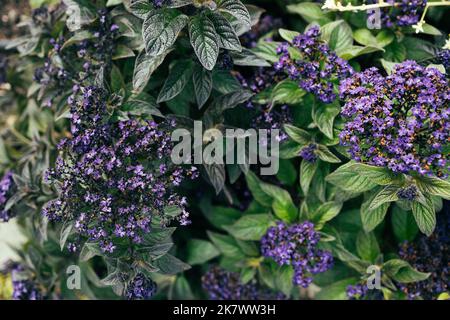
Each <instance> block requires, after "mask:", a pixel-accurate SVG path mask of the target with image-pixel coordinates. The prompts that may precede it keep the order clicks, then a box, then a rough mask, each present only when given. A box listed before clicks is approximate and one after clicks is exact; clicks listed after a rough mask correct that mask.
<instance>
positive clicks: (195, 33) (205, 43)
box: [189, 14, 219, 70]
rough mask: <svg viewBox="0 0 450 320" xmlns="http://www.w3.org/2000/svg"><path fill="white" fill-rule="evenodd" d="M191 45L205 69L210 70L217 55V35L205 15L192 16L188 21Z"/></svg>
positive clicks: (214, 63)
mask: <svg viewBox="0 0 450 320" xmlns="http://www.w3.org/2000/svg"><path fill="white" fill-rule="evenodd" d="M189 35H190V38H191V45H192V47H193V48H194V51H195V53H196V55H197V57H198V59H199V60H200V63H201V64H202V65H203V67H205V69H208V70H212V69H213V68H214V66H215V65H216V61H217V57H218V56H219V36H218V35H217V32H216V30H215V28H214V24H213V23H212V22H211V20H209V19H208V18H207V17H206V15H204V14H200V15H197V16H194V17H192V18H191V19H190V21H189Z"/></svg>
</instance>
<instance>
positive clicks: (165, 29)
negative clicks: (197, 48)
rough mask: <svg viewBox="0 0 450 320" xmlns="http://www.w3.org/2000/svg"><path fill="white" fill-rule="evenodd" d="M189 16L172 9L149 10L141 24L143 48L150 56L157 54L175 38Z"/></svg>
mask: <svg viewBox="0 0 450 320" xmlns="http://www.w3.org/2000/svg"><path fill="white" fill-rule="evenodd" d="M188 20H189V18H188V17H187V16H186V15H184V14H179V12H178V11H176V10H174V9H160V10H154V11H152V12H150V13H149V14H148V15H147V17H146V18H145V20H144V23H143V25H142V37H143V39H144V44H145V50H146V51H147V53H148V54H149V55H151V56H159V55H161V54H163V53H164V52H165V51H166V50H168V49H169V48H170V47H171V46H172V45H173V44H174V43H175V41H176V40H177V37H178V34H179V33H180V31H181V30H182V29H183V28H184V27H185V26H186V24H187V22H188Z"/></svg>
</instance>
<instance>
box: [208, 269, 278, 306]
mask: <svg viewBox="0 0 450 320" xmlns="http://www.w3.org/2000/svg"><path fill="white" fill-rule="evenodd" d="M239 278H240V275H239V273H236V272H230V271H226V270H223V269H222V268H220V267H218V266H213V267H211V268H210V269H209V271H208V272H207V273H206V274H205V275H204V276H203V277H202V287H203V290H205V292H206V293H207V294H208V298H209V299H210V300H285V299H286V296H285V295H284V294H282V293H280V292H278V293H276V292H273V291H271V290H270V289H267V288H263V287H261V286H260V285H258V284H257V283H256V282H255V281H252V282H249V283H246V284H242V283H241V281H240V279H239Z"/></svg>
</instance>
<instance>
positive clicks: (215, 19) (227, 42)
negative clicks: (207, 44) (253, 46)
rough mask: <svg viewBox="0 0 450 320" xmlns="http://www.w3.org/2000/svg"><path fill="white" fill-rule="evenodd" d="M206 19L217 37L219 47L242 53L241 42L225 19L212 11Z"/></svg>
mask: <svg viewBox="0 0 450 320" xmlns="http://www.w3.org/2000/svg"><path fill="white" fill-rule="evenodd" d="M207 17H208V19H209V20H211V22H212V23H213V25H214V28H215V30H216V32H217V35H218V36H219V38H218V39H219V47H221V48H224V49H227V50H232V51H239V52H240V51H242V46H241V42H240V41H239V38H238V36H237V35H236V32H235V31H234V29H233V27H232V26H231V24H230V23H229V22H228V20H227V19H225V18H224V17H223V16H222V15H221V14H219V13H216V12H213V11H211V12H210V13H208V15H207Z"/></svg>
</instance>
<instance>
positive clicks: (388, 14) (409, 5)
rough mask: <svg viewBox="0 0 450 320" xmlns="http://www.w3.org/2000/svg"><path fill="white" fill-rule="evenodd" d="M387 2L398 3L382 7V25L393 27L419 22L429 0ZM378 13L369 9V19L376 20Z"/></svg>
mask: <svg viewBox="0 0 450 320" xmlns="http://www.w3.org/2000/svg"><path fill="white" fill-rule="evenodd" d="M385 2H387V3H392V4H394V3H396V4H398V5H396V6H395V7H388V8H381V9H380V10H381V17H380V19H381V21H380V22H381V26H382V27H387V28H391V27H393V26H394V25H397V26H399V27H402V26H411V25H414V24H416V23H417V22H419V19H420V17H421V16H422V13H423V11H424V9H425V6H426V4H427V0H399V1H398V0H397V1H396V0H386V1H385ZM368 3H369V4H370V3H378V0H369V1H368ZM377 15H378V13H377V12H376V11H375V10H369V11H368V12H367V16H368V19H369V21H372V22H375V19H376V18H377Z"/></svg>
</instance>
